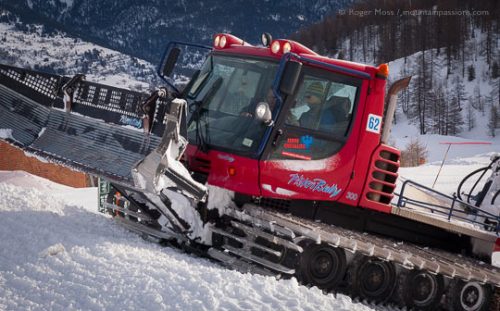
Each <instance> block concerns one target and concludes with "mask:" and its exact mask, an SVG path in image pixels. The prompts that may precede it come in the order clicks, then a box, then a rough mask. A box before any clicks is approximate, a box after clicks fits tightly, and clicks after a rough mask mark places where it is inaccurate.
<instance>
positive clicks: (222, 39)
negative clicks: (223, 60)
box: [219, 36, 227, 48]
mask: <svg viewBox="0 0 500 311" xmlns="http://www.w3.org/2000/svg"><path fill="white" fill-rule="evenodd" d="M226 43H227V39H226V36H222V37H221V38H220V45H219V46H220V47H221V48H225V47H226Z"/></svg>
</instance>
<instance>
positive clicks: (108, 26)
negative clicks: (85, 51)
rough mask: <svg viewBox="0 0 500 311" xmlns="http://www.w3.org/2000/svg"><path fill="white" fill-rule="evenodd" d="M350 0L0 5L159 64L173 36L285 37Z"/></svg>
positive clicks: (85, 0)
mask: <svg viewBox="0 0 500 311" xmlns="http://www.w3.org/2000/svg"><path fill="white" fill-rule="evenodd" d="M351 1H352V0H313V1H304V0H290V1H286V2H281V1H269V0H251V1H248V0H236V1H229V2H228V1H220V0H204V1H185V0H172V1H161V0H146V1H145V0H105V1H91V0H80V1H68V0H65V1H63V0H54V1H45V0H23V1H18V0H0V8H1V7H2V6H3V7H4V8H7V9H9V10H11V11H12V12H14V13H16V14H17V15H19V16H20V17H21V18H22V19H23V20H24V22H32V21H36V22H38V23H43V24H46V25H51V27H53V28H57V29H64V31H66V32H68V33H71V34H73V35H76V36H79V37H81V38H82V39H85V40H88V41H92V42H96V43H98V44H100V45H103V46H106V47H111V48H113V49H117V50H120V51H122V52H125V53H127V54H130V55H134V56H137V57H141V58H144V59H147V60H150V61H153V62H155V63H156V62H157V61H158V59H159V57H160V55H161V52H162V50H163V49H164V47H165V45H166V43H167V42H168V41H171V40H180V41H191V42H194V43H205V44H210V43H211V38H212V36H213V34H215V33H218V32H231V33H233V34H235V35H237V36H240V37H242V38H243V39H245V40H247V41H249V42H259V41H260V34H261V33H262V32H264V31H268V32H272V33H273V35H274V36H276V37H286V36H288V34H290V33H292V32H294V31H296V30H298V29H299V28H300V27H304V26H306V25H309V24H310V23H312V22H315V21H318V20H320V19H321V18H322V17H323V16H324V15H325V14H326V13H328V12H330V11H332V10H335V9H337V8H339V7H344V6H345V5H346V4H348V3H350V2H351Z"/></svg>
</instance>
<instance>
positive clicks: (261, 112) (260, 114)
mask: <svg viewBox="0 0 500 311" xmlns="http://www.w3.org/2000/svg"><path fill="white" fill-rule="evenodd" d="M266 111H267V106H266V104H263V103H261V104H259V105H258V106H257V108H255V115H256V116H257V118H259V119H263V118H264V116H265V115H266Z"/></svg>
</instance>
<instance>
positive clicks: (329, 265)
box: [106, 194, 500, 310]
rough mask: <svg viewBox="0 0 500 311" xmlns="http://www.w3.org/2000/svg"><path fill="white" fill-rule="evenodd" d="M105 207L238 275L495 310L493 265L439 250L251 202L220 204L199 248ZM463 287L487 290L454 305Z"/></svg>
mask: <svg viewBox="0 0 500 311" xmlns="http://www.w3.org/2000/svg"><path fill="white" fill-rule="evenodd" d="M115 197H116V194H115ZM115 202H116V201H115ZM106 206H107V208H108V210H109V211H110V212H111V213H112V214H113V215H115V216H119V217H115V219H116V220H117V221H118V222H119V223H120V224H121V225H123V226H125V227H126V228H127V229H129V230H131V231H135V232H137V233H140V234H142V235H144V236H149V237H154V238H155V239H156V241H175V245H176V246H179V247H181V248H187V249H189V250H193V249H196V252H198V253H199V254H201V255H203V256H208V257H210V258H212V259H214V260H216V261H218V262H220V263H221V264H222V265H224V266H226V267H228V268H230V269H235V270H238V271H240V272H243V273H247V272H249V273H255V274H262V275H267V276H275V277H278V278H289V277H297V278H298V279H299V280H300V281H301V282H302V283H303V284H304V285H309V286H317V287H319V288H321V289H323V290H325V291H328V292H330V291H331V292H341V293H344V294H347V295H350V296H352V297H353V298H359V299H362V300H364V301H368V302H369V303H376V304H386V303H390V304H392V305H396V306H400V307H404V306H406V307H412V308H415V309H416V310H421V309H422V310H423V309H425V310H434V309H438V308H442V309H445V310H498V306H499V305H500V273H499V271H498V269H497V268H495V267H493V266H491V265H489V264H486V263H484V262H481V261H478V260H473V259H470V258H467V257H463V256H460V255H456V254H452V253H448V252H445V251H442V250H437V249H430V248H427V247H420V246H417V245H413V244H410V243H405V242H401V241H397V240H394V239H389V238H385V237H380V236H374V235H371V234H366V233H360V232H357V231H352V230H346V229H344V228H340V227H335V226H331V225H326V224H323V223H320V222H315V221H312V220H307V219H303V218H299V217H296V216H292V215H290V214H283V213H280V212H279V211H277V210H270V209H268V208H262V207H259V206H257V205H253V204H246V205H244V206H243V207H242V208H237V207H230V208H226V209H225V215H224V217H223V221H218V222H217V223H208V224H207V226H208V227H209V231H210V234H211V238H212V245H211V246H209V247H207V246H206V245H202V244H199V245H197V243H196V242H194V241H190V240H189V239H187V238H186V237H185V236H184V235H182V234H179V233H177V232H175V231H173V230H171V229H169V228H168V226H160V225H159V223H158V222H157V221H156V220H154V219H153V218H152V217H151V216H150V215H149V212H148V211H145V210H141V208H140V207H139V208H132V209H130V208H128V207H130V206H131V205H129V204H128V205H127V206H128V207H127V208H125V207H120V206H118V205H116V204H110V203H107V205H106ZM136 206H139V205H136ZM367 271H369V272H367ZM365 274H367V275H369V276H370V275H371V278H370V277H366V275H365ZM409 277H413V278H417V280H419V278H434V279H435V280H436V287H435V288H433V287H432V284H433V283H432V282H428V283H429V284H431V285H430V288H428V287H426V286H424V285H428V286H429V284H428V283H425V282H421V283H422V289H421V291H420V293H419V294H420V296H418V294H410V295H409V294H408V293H409V292H412V287H413V286H415V284H414V283H411V282H409V281H408V280H409ZM412 280H413V279H412ZM419 284H420V283H419ZM464 288H465V289H468V288H470V290H476V291H479V292H480V293H481V292H482V293H483V294H484V295H485V296H487V298H485V299H484V301H483V302H482V303H484V306H480V307H479V308H474V304H476V303H478V302H477V300H476V299H477V297H476V296H475V295H474V294H471V298H470V299H471V301H470V304H471V305H467V301H464V302H463V305H457V301H458V302H459V301H460V299H459V297H458V296H459V295H460V293H462V292H463V291H464ZM432 291H434V292H432ZM426 295H427V296H426ZM430 296H432V297H430ZM422 297H423V298H422ZM471 306H472V308H471Z"/></svg>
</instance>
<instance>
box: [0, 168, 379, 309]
mask: <svg viewBox="0 0 500 311" xmlns="http://www.w3.org/2000/svg"><path fill="white" fill-rule="evenodd" d="M92 190H93V193H92V192H89V190H88V189H83V190H82V189H73V188H69V187H65V186H60V185H57V184H53V183H50V182H48V181H46V180H43V179H41V178H38V177H33V176H30V175H29V174H25V173H19V172H14V173H9V172H0V193H1V194H2V195H1V196H0V214H1V216H0V236H1V237H2V239H0V258H1V260H0V309H1V310H215V309H218V310H220V309H223V310H241V309H247V310H248V309H250V310H275V309H278V310H282V309H290V310H371V309H370V308H369V307H367V306H365V305H361V304H356V303H353V302H352V301H351V299H350V298H349V297H346V296H342V295H338V296H337V297H334V296H333V295H331V294H330V295H324V294H323V293H322V292H321V291H320V290H319V289H317V288H311V289H309V288H306V287H304V286H301V285H299V284H298V282H297V281H296V280H295V279H291V280H276V279H274V278H271V277H264V276H258V275H251V274H241V273H238V272H235V271H230V270H227V269H225V268H222V267H220V266H219V265H217V264H214V263H212V262H209V261H207V260H204V259H200V258H197V257H193V256H190V255H187V254H184V253H182V252H180V251H178V250H175V249H171V248H162V247H160V246H158V245H157V244H153V243H149V242H146V241H144V240H143V239H141V238H140V237H139V236H138V235H136V234H134V233H131V232H128V231H126V230H125V229H123V228H121V227H119V226H118V225H117V224H115V223H114V222H113V220H112V219H111V218H109V217H107V216H104V215H102V214H96V213H94V212H93V211H95V210H96V209H97V207H96V201H97V200H95V201H92V200H90V199H88V200H87V201H85V202H86V203H85V204H80V205H78V206H77V205H75V204H73V202H71V201H73V200H69V201H68V200H67V198H75V197H84V196H85V195H89V194H90V195H91V196H94V195H95V189H92ZM92 202H94V203H92Z"/></svg>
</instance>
